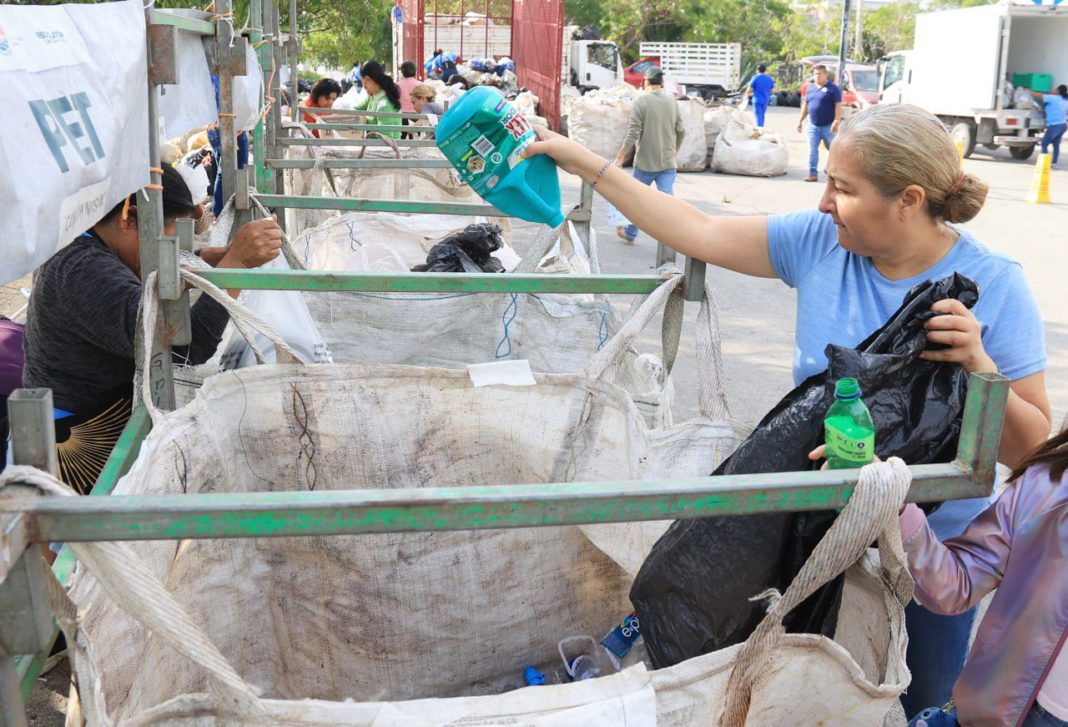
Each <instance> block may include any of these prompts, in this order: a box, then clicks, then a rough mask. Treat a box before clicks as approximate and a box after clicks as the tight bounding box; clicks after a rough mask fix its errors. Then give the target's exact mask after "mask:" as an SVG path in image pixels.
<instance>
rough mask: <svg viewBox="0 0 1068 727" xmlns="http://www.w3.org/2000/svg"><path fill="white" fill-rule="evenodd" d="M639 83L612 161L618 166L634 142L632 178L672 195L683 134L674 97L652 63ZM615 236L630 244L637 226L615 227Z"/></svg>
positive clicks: (658, 70)
mask: <svg viewBox="0 0 1068 727" xmlns="http://www.w3.org/2000/svg"><path fill="white" fill-rule="evenodd" d="M642 86H643V88H644V89H645V93H643V94H642V95H641V96H639V97H638V99H637V100H636V101H635V102H634V108H633V110H632V111H631V112H630V127H629V128H628V129H627V138H626V139H625V140H624V141H623V148H622V149H620V150H619V153H618V154H617V155H616V160H615V161H616V164H618V165H619V166H621V167H622V166H623V164H624V163H625V162H626V160H627V155H628V154H629V153H630V150H631V149H633V148H634V147H635V145H637V147H638V151H637V153H636V154H635V155H634V178H635V179H637V180H638V181H639V182H641V183H642V184H645V185H649V184H654V183H655V184H656V188H657V189H659V190H660V191H661V192H663V193H664V194H673V193H674V190H675V177H676V176H677V173H676V168H677V165H676V162H675V157H676V155H677V154H678V151H679V147H681V146H682V140H683V138H684V137H685V135H686V134H685V131H683V127H682V115H681V114H680V113H679V106H678V104H677V103H675V99H673V98H671V97H669V96H668V95H667V94H665V93H664V71H663V70H661V69H660V67H659V66H652V67H650V68H649V69H648V70H647V71H646V72H645V79H644V80H643V81H642ZM616 235H618V236H619V238H620V239H621V240H623V242H625V243H626V244H628V245H633V244H634V240H635V239H637V237H638V227H637V226H636V225H626V226H621V227H617V228H616Z"/></svg>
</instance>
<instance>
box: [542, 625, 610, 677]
mask: <svg viewBox="0 0 1068 727" xmlns="http://www.w3.org/2000/svg"><path fill="white" fill-rule="evenodd" d="M557 648H558V649H559V651H560V658H561V659H562V660H563V662H564V674H561V673H560V669H557V679H556V680H557V682H559V683H563V679H565V678H566V679H567V681H572V682H579V681H583V680H586V679H596V678H597V677H602V676H608V675H609V674H615V673H616V672H617V671H619V662H618V661H617V660H616V658H615V656H613V655H612V654H611V653H610V652H609V651H608V650H607V649H605V648H604V647H603V646H601V645H600V644H598V643H597V642H596V641H595V640H594V639H593V637H592V636H568V637H567V638H566V639H561V641H560V643H559V644H558V645H557Z"/></svg>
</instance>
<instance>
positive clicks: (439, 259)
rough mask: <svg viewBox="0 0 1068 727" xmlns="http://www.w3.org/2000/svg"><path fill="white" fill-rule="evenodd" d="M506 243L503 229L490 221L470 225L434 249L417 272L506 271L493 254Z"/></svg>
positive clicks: (413, 269)
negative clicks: (502, 234)
mask: <svg viewBox="0 0 1068 727" xmlns="http://www.w3.org/2000/svg"><path fill="white" fill-rule="evenodd" d="M503 246H504V240H503V239H502V238H501V228H500V227H498V226H497V225H492V224H489V223H481V224H477V225H468V226H467V227H465V228H464V229H462V230H460V231H459V232H456V233H454V234H452V235H449V236H448V237H446V238H445V239H444V240H442V241H441V242H439V243H438V244H436V245H434V247H432V248H430V252H428V253H427V256H426V263H424V264H422V265H416V266H415V267H414V268H412V272H413V273H503V272H504V266H503V265H502V264H501V261H500V260H498V259H497V258H495V257H493V255H492V253H493V252H495V251H497V250H500V249H501V248H502V247H503Z"/></svg>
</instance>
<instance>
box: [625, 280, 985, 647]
mask: <svg viewBox="0 0 1068 727" xmlns="http://www.w3.org/2000/svg"><path fill="white" fill-rule="evenodd" d="M946 298H956V299H958V300H960V301H961V302H962V303H964V304H965V305H966V306H967V307H969V308H971V307H972V306H973V305H975V303H976V301H977V300H978V298H979V295H978V290H977V288H976V285H975V283H973V282H972V281H971V280H968V279H967V278H964V277H962V276H960V275H953V276H951V277H948V278H944V279H942V280H939V281H938V282H931V281H927V282H924V283H921V284H919V285H917V286H916V287H915V288H913V289H912V290H911V291H909V293H908V295H907V296H905V301H904V303H902V305H901V307H900V308H899V309H898V310H897V312H896V313H894V315H893V316H891V318H890V320H889V321H888V322H887V323H886V324H885V325H884V326H883V327H882V328H880V329H879V330H878V331H876V332H875V333H873V334H872V335H871V336H870V337H869V338H868V339H867V340H865V341H864V342H863V343H861V344H860V345H859V346H857V347H856V349H846V348H842V347H839V346H828V347H827V359H828V369H827V371H825V372H823V373H820V374H816V375H814V376H811V377H809V378H808V379H806V380H805V381H804V382H803V383H802V384H801V385H800V386H798V387H797V388H796V389H794V390H793V391H791V392H790V393H789V394H788V395H787V396H786V397H785V398H784V399H783V400H782V401H780V402H779V403H778V405H776V406H775V408H774V409H772V410H771V411H770V412H769V413H768V414H767V416H765V417H764V419H763V420H761V422H760V424H758V425H757V427H756V429H755V431H754V432H753V434H752V435H751V436H749V437H748V438H747V439H746V440H745V441H744V442H742V444H741V446H739V447H738V449H737V450H736V451H735V452H734V454H733V455H731V457H730V458H729V459H728V460H727V461H726V462H724V463H723V465H722V466H720V468H719V469H717V470H716V471H715V473H714V474H717V475H722V474H749V473H758V472H792V471H800V470H808V469H812V468H814V466H815V465H814V463H812V462H811V461H810V460H809V459H808V453H809V452H810V451H812V450H813V449H814V448H816V447H817V446H819V445H820V444H822V443H823V417H824V415H825V414H826V412H827V409H828V408H829V407H830V405H831V403H832V401H833V399H834V385H835V382H836V381H837V380H838V379H840V378H843V377H854V378H856V379H857V380H858V381H859V382H860V386H861V389H862V391H863V399H864V403H865V404H867V405H868V409H869V410H870V411H871V415H872V419H873V420H874V422H875V432H876V434H875V448H876V451H877V452H878V454H879V455H880V456H881V457H884V458H886V457H889V456H898V457H901V458H902V459H903V460H905V461H906V462H908V463H910V464H923V463H931V462H949V461H951V460H952V459H953V457H954V456H955V455H956V449H957V438H958V436H959V434H960V421H961V414H962V412H963V410H964V398H965V396H966V394H967V382H968V379H967V375H966V374H965V372H964V370H963V369H962V368H961V367H960V366H958V365H956V364H942V363H933V362H930V361H924V360H922V359H920V358H919V354H920V352H922V351H923V350H924V348H926V347H927V343H926V338H925V332H926V331H925V329H924V328H923V324H924V322H925V321H926V320H928V319H929V318H931V316H932V315H933V314H932V313H931V311H930V308H931V305H932V304H934V303H935V302H937V301H939V300H943V299H946ZM834 517H835V513H834V512H811V513H784V514H778V513H771V514H761V515H742V516H732V517H716V518H705V519H698V520H678V521H676V522H675V523H674V524H673V525H672V526H671V527H670V528H669V529H668V531H667V532H666V533H665V534H664V536H663V537H661V538H660V540H659V541H657V543H656V545H654V546H653V549H652V552H650V554H649V557H648V558H646V560H645V563H644V564H643V565H642V568H641V570H640V571H639V573H638V576H637V578H636V579H635V581H634V585H633V586H632V588H631V592H630V598H631V601H632V602H633V604H634V607H635V610H636V611H637V613H638V618H639V620H640V621H641V624H642V635H643V637H644V638H645V644H646V648H647V650H648V653H649V656H650V658H651V660H652V662H653V666H654V667H656V668H662V667H667V666H671V665H673V664H677V663H678V662H680V661H684V660H686V659H689V658H692V657H694V656H699V655H701V654H706V653H709V652H711V651H716V650H718V649H722V648H725V647H727V646H731V645H732V644H737V643H740V642H742V641H745V639H747V638H748V637H749V635H750V634H751V633H752V632H753V629H755V628H756V626H757V624H758V623H760V620H761V618H763V616H764V613H765V608H764V604H763V603H761V602H754V601H750V600H749V599H750V598H752V597H753V596H756V595H757V594H759V593H761V592H763V591H765V590H767V589H769V588H775V589H777V590H779V591H780V592H782V591H784V590H785V589H786V587H787V586H788V585H789V584H790V581H792V580H793V577H794V576H795V575H796V574H797V572H798V571H799V570H800V569H801V566H802V565H803V564H804V562H805V560H807V558H808V556H809V554H810V553H811V552H812V549H813V548H814V547H815V546H816V543H818V542H819V540H820V539H821V538H822V537H823V535H824V533H825V532H826V530H827V528H828V527H830V524H831V522H832V521H833V520H834ZM841 595H842V583H841V579H840V578H839V579H838V580H836V581H834V582H832V583H829V584H827V585H826V586H824V587H823V588H821V589H820V590H818V591H817V592H816V593H814V594H813V595H812V596H811V597H810V598H809V599H808V600H807V601H805V602H804V603H802V604H801V605H799V606H798V607H797V608H796V609H794V611H793V612H791V613H790V614H789V616H788V617H787V618H786V619H785V625H786V629H787V631H790V632H794V633H798V632H801V633H815V634H823V635H825V636H833V635H834V630H835V627H836V625H837V621H838V606H839V604H840V603H841Z"/></svg>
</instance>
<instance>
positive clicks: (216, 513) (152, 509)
mask: <svg viewBox="0 0 1068 727" xmlns="http://www.w3.org/2000/svg"><path fill="white" fill-rule="evenodd" d="M1008 392H1009V381H1008V379H1006V378H1005V377H1003V376H999V375H997V374H973V375H972V376H971V377H970V379H969V392H968V398H967V402H966V405H965V410H964V414H963V421H962V425H961V434H960V441H959V444H958V450H957V458H956V459H955V460H954V461H953V462H951V463H947V464H929V465H915V466H913V467H911V468H910V470H911V472H912V477H913V481H912V486H911V488H910V490H909V495H908V499H909V501H910V502H930V501H938V500H946V499H958V498H968V497H981V496H985V495H989V494H990V492H991V490H992V488H993V485H994V479H995V468H996V461H997V450H998V445H999V443H1000V440H1001V430H1002V425H1003V420H1004V412H1005V404H1006V401H1007V400H1008ZM146 432H147V417H144V415H143V414H141V415H139V417H138V419H137V420H132V421H131V425H130V427H128V428H127V431H126V432H125V433H124V442H123V443H122V444H121V445H120V446H118V447H116V449H115V452H114V454H113V459H114V465H113V466H109V468H108V470H107V476H106V477H105V476H104V475H102V476H101V485H103V486H104V488H105V489H106V490H107V491H110V489H111V487H112V486H113V480H110V479H109V478H111V477H115V478H117V477H118V476H119V475H120V473H121V472H122V470H123V467H124V465H125V466H128V463H129V462H130V461H131V460H132V458H133V456H134V455H135V450H136V449H137V446H138V445H139V440H140V438H141V437H143V436H144V435H145V433H146ZM109 464H111V463H109ZM859 472H860V471H859V470H820V471H809V472H777V473H762V474H753V475H727V476H719V477H711V476H710V477H689V478H673V479H665V480H635V481H621V482H562V483H550V484H529V485H473V486H462V484H463V483H459V486H457V487H436V488H423V489H390V488H383V489H376V490H343V491H332V492H322V491H303V490H302V491H293V492H256V493H227V494H199V495H177V496H175V495H171V496H165V495H164V496H160V495H136V496H119V495H111V496H108V497H90V498H37V497H30V498H24V499H10V500H6V501H3V502H0V515H14V514H21V515H24V516H28V517H29V518H30V519H31V521H32V522H33V523H34V526H35V527H33V528H31V536H30V537H31V539H32V540H35V541H38V542H49V541H63V542H78V541H99V540H176V539H187V538H193V539H203V538H244V537H289V536H297V535H300V536H313V535H342V534H346V535H357V534H373V533H388V532H408V531H438V530H481V529H490V528H513V527H541V526H558V525H575V524H585V523H592V524H598V523H613V522H630V521H644V520H663V519H669V518H697V517H715V516H722V515H743V514H752V513H761V512H794V511H804V510H827V509H831V508H837V507H842V506H844V505H845V503H846V502H847V501H848V500H849V497H850V496H851V495H852V492H853V488H854V486H855V485H856V482H857V478H858V476H859Z"/></svg>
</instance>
